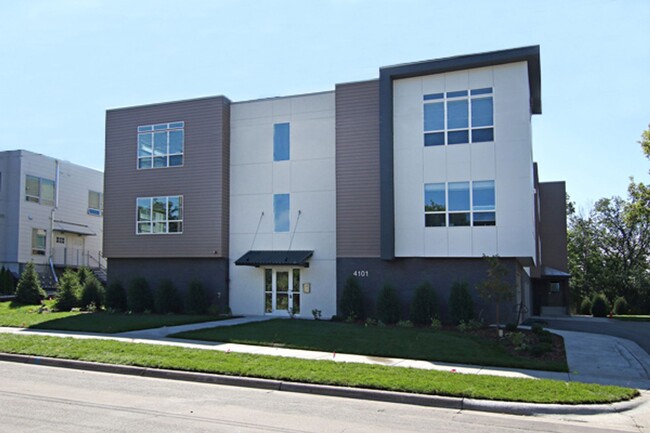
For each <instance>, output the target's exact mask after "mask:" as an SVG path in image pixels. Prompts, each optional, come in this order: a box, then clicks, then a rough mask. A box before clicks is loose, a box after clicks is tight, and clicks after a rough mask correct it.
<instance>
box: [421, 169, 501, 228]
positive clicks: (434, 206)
mask: <svg viewBox="0 0 650 433" xmlns="http://www.w3.org/2000/svg"><path fill="white" fill-rule="evenodd" d="M495 224H496V212H495V193H494V181H493V180H484V181H474V182H449V183H447V184H445V183H427V184H425V185H424V225H425V227H447V226H449V227H461V226H470V225H472V226H493V225H495Z"/></svg>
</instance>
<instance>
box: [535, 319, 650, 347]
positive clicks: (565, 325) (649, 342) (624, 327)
mask: <svg viewBox="0 0 650 433" xmlns="http://www.w3.org/2000/svg"><path fill="white" fill-rule="evenodd" d="M534 320H543V321H545V322H546V323H548V325H547V327H548V328H552V329H560V330H565V331H577V332H588V333H591V334H603V335H610V336H613V337H619V338H625V339H627V340H631V341H634V342H635V343H636V344H638V345H639V346H641V348H642V349H643V350H645V351H646V353H648V354H650V322H627V321H622V320H615V319H606V318H598V317H581V316H573V317H536V318H534Z"/></svg>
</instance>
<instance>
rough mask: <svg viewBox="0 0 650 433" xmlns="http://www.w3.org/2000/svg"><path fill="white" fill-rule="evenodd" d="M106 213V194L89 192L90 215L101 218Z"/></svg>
mask: <svg viewBox="0 0 650 433" xmlns="http://www.w3.org/2000/svg"><path fill="white" fill-rule="evenodd" d="M103 213H104V194H102V193H101V192H97V191H88V215H96V216H101V215H102V214H103Z"/></svg>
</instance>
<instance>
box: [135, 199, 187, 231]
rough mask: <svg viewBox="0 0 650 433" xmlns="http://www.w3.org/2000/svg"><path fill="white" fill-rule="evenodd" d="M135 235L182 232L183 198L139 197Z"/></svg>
mask: <svg viewBox="0 0 650 433" xmlns="http://www.w3.org/2000/svg"><path fill="white" fill-rule="evenodd" d="M137 207H138V215H137V233H138V234H165V233H182V232H183V196H178V195H177V196H170V197H139V198H138V199H137Z"/></svg>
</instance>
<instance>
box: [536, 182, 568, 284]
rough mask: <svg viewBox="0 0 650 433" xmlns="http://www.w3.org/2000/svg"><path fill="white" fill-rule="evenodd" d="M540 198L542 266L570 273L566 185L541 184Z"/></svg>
mask: <svg viewBox="0 0 650 433" xmlns="http://www.w3.org/2000/svg"><path fill="white" fill-rule="evenodd" d="M539 198H540V221H539V236H540V241H541V244H542V257H541V259H542V260H541V262H542V266H550V267H552V268H555V269H558V270H560V271H564V272H568V266H569V264H568V258H567V229H566V187H565V183H564V182H540V184H539Z"/></svg>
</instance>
